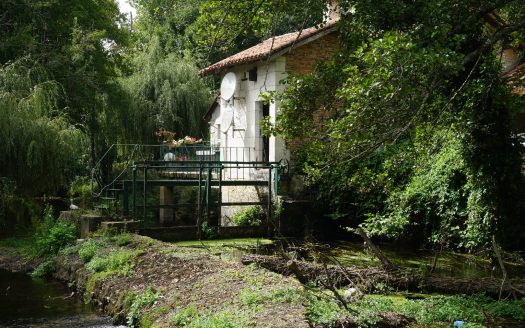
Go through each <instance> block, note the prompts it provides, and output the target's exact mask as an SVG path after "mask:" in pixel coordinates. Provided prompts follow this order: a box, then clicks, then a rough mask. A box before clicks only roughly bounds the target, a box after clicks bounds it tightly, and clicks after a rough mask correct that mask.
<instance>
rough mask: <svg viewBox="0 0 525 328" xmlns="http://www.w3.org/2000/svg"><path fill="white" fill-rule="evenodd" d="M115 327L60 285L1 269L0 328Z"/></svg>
mask: <svg viewBox="0 0 525 328" xmlns="http://www.w3.org/2000/svg"><path fill="white" fill-rule="evenodd" d="M4 327H19V328H22V327H35V328H37V327H38V328H44V327H45V328H47V327H65V328H69V327H71V328H73V327H81V328H82V327H93V328H104V327H114V326H112V325H111V319H110V318H109V317H106V316H103V315H102V314H100V313H98V312H97V311H96V310H95V309H93V308H92V307H91V306H90V305H89V304H85V303H84V302H83V301H82V299H81V298H80V297H78V296H76V295H73V294H72V292H71V290H69V289H68V288H67V286H65V285H63V284H62V283H59V282H56V281H50V280H43V279H37V278H32V277H30V276H28V275H26V274H23V273H11V272H7V271H2V270H0V328H4Z"/></svg>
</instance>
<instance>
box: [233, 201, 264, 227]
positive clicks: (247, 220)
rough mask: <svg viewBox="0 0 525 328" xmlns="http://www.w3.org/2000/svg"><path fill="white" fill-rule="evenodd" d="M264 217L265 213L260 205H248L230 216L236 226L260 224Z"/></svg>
mask: <svg viewBox="0 0 525 328" xmlns="http://www.w3.org/2000/svg"><path fill="white" fill-rule="evenodd" d="M265 218H266V214H265V213H264V211H263V209H262V208H261V207H260V206H248V207H247V208H245V209H243V210H242V211H240V212H237V213H235V214H234V215H233V217H232V222H233V224H235V225H236V226H260V225H261V224H262V223H263V222H264V220H265Z"/></svg>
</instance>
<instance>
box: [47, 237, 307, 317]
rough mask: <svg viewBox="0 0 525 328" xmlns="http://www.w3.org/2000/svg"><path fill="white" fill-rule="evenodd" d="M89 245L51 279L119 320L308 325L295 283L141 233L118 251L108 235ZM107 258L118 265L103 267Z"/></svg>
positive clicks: (59, 262)
mask: <svg viewBox="0 0 525 328" xmlns="http://www.w3.org/2000/svg"><path fill="white" fill-rule="evenodd" d="M90 243H92V244H93V245H96V246H95V247H93V248H96V249H95V251H94V255H93V256H92V257H91V258H90V259H87V258H86V256H83V257H84V258H81V256H80V255H79V254H85V253H86V252H85V250H86V249H88V247H87V244H85V243H81V244H79V245H76V246H74V247H71V248H70V249H68V250H65V251H63V252H61V254H60V255H59V256H57V257H56V258H55V261H54V262H55V272H54V274H53V276H54V277H55V278H57V279H59V280H62V281H65V282H67V283H68V284H70V285H73V286H75V287H76V288H77V290H78V291H79V292H80V293H82V294H84V296H85V298H86V300H87V301H91V302H93V303H95V304H97V305H98V306H99V307H100V308H101V309H103V310H104V312H105V313H107V314H109V315H111V316H112V317H113V319H114V322H115V323H118V324H122V323H124V324H131V325H136V326H139V325H140V326H141V327H168V326H169V327H176V326H188V323H190V322H192V323H198V322H200V324H201V325H206V324H211V325H212V326H213V324H214V323H215V322H220V321H221V320H222V321H227V322H231V327H244V326H252V327H308V323H307V320H306V315H305V309H304V307H303V306H302V305H301V304H300V302H298V301H297V300H295V299H294V296H293V295H296V294H297V292H298V290H300V289H302V287H301V285H300V284H299V283H298V282H297V281H296V280H295V279H292V278H287V277H282V276H280V275H277V274H275V273H271V272H269V271H267V270H265V269H259V268H255V267H254V266H248V267H247V266H244V265H242V264H241V263H239V262H238V261H228V260H224V259H221V258H220V254H209V253H208V252H207V251H206V250H202V251H199V250H196V249H191V250H188V249H187V248H184V247H177V246H173V245H171V244H168V243H163V242H159V241H156V240H153V239H150V238H147V237H142V236H135V235H132V237H131V239H130V241H129V243H127V244H126V245H121V246H119V245H118V243H119V242H118V241H111V240H108V239H107V238H106V239H104V240H98V241H97V240H95V241H91V242H90ZM90 247H91V246H90ZM119 254H120V255H119ZM122 254H123V255H122ZM120 258H125V259H126V260H124V261H121V263H119V262H118V261H120V260H119V259H120ZM104 259H115V261H117V262H116V263H117V265H116V266H112V265H111V264H108V265H107V266H106V267H104V266H103V265H100V264H99V262H100V263H103V262H104ZM111 261H113V260H111ZM101 267H103V268H102V269H101ZM108 268H109V269H108ZM123 268H124V269H123ZM197 326H198V325H197Z"/></svg>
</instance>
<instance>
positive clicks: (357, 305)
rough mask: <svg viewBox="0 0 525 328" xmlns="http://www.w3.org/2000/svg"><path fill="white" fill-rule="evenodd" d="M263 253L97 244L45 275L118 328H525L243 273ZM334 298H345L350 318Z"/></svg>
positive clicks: (387, 292)
mask: <svg viewBox="0 0 525 328" xmlns="http://www.w3.org/2000/svg"><path fill="white" fill-rule="evenodd" d="M270 242H271V241H267V240H264V241H263V243H270ZM260 244H261V241H260V240H226V241H205V242H198V241H195V242H181V243H176V244H170V243H165V242H160V241H157V240H153V239H151V238H148V237H143V236H138V235H132V234H122V235H117V236H113V237H104V236H99V237H96V238H93V239H89V240H83V241H77V242H76V243H75V245H73V246H68V247H65V248H63V249H62V250H61V251H60V252H59V253H58V255H56V256H54V257H53V260H52V262H51V264H46V265H41V266H39V268H41V267H47V269H49V272H50V273H51V274H52V275H53V277H55V278H56V279H59V280H62V281H64V282H66V283H67V284H69V285H70V286H73V287H74V288H76V290H77V291H78V292H79V294H80V295H82V296H83V298H84V300H85V301H86V302H92V303H93V304H96V305H97V306H98V307H99V308H101V309H102V310H103V311H104V312H105V313H107V314H109V315H111V316H112V317H113V320H114V322H115V323H119V324H126V325H128V326H132V327H137V326H140V327H218V328H222V327H224V328H230V327H234V328H235V327H239V328H241V327H410V328H416V327H417V328H419V327H450V325H451V323H452V322H453V321H454V320H459V319H461V320H465V321H466V322H467V323H468V325H467V327H476V328H477V327H485V326H486V325H487V324H489V323H490V324H493V325H494V327H498V326H501V327H522V326H523V325H522V324H523V322H525V302H524V301H523V300H512V301H499V302H498V301H495V300H492V299H490V298H488V297H485V296H482V295H473V296H465V295H457V296H447V295H439V294H433V295H430V294H413V293H412V294H411V293H405V292H404V291H403V290H397V289H392V288H391V286H390V285H389V284H388V281H383V282H382V281H378V282H376V283H374V285H373V286H372V290H371V291H370V292H371V293H373V294H363V293H362V292H360V291H358V292H357V293H356V294H354V295H350V297H348V295H346V294H347V289H346V288H348V287H341V288H336V289H334V290H330V286H329V285H323V283H324V284H326V283H327V282H328V280H325V281H323V280H322V278H320V277H321V276H322V275H319V278H318V279H315V280H318V281H317V283H315V282H312V283H308V284H306V286H303V285H301V284H300V283H299V282H298V281H297V280H296V279H294V278H291V277H285V276H282V275H280V274H277V273H272V272H270V271H267V270H265V269H260V268H257V267H256V266H255V265H248V266H245V265H242V264H241V263H240V259H241V257H242V255H243V253H244V252H245V250H246V248H250V247H252V246H260ZM239 248H241V249H239ZM5 249H6V248H2V249H0V254H3V256H0V267H2V265H6V263H5V262H6V260H8V262H10V264H8V265H11V266H12V267H13V268H25V267H26V266H25V265H27V267H29V265H30V264H27V263H26V264H24V263H23V261H24V259H27V257H24V256H22V253H23V252H19V251H16V250H13V249H10V251H9V252H8V253H6V252H4V250H5ZM6 254H7V255H6ZM10 256H11V259H10V260H9V257H10ZM33 261H35V260H33ZM13 263H14V264H13ZM43 263H44V264H45V263H46V262H43ZM33 266H34V263H33ZM365 278H366V277H365ZM357 287H358V288H361V287H359V286H357ZM334 291H336V292H337V293H338V294H339V295H340V296H344V297H345V299H346V301H347V304H346V305H347V308H346V309H345V307H344V306H343V305H342V303H341V301H340V300H338V299H337V297H336V295H335V293H334ZM363 291H364V289H363ZM502 318H512V320H511V321H509V320H507V319H502ZM502 320H503V321H502ZM501 322H504V324H501Z"/></svg>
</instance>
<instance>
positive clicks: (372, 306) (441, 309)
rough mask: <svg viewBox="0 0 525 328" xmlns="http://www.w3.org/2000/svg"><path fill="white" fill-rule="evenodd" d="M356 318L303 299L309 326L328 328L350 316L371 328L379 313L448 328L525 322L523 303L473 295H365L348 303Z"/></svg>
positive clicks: (328, 303)
mask: <svg viewBox="0 0 525 328" xmlns="http://www.w3.org/2000/svg"><path fill="white" fill-rule="evenodd" d="M350 308H351V310H352V311H356V312H355V313H357V316H355V315H354V314H352V313H349V312H346V311H345V310H344V309H342V308H341V307H340V306H338V305H337V304H336V303H335V302H333V301H329V300H323V299H319V298H315V297H310V298H309V299H308V300H307V312H308V317H309V319H310V320H311V322H312V323H313V324H318V325H324V326H328V327H330V326H331V325H332V324H333V323H334V322H335V321H336V320H337V319H340V318H344V317H348V316H351V317H354V318H355V319H356V320H357V322H358V325H359V327H374V325H375V324H376V323H377V322H378V321H379V320H380V316H379V315H380V314H381V313H386V312H394V313H399V314H402V315H405V316H407V317H410V318H414V319H415V320H416V322H417V324H418V325H428V324H433V327H450V326H451V324H452V322H454V321H455V320H463V321H465V322H466V323H467V324H468V327H479V328H481V327H485V326H486V322H487V321H486V320H487V316H488V317H490V318H511V319H513V320H516V321H519V322H522V321H524V320H525V317H524V315H525V303H524V302H523V301H499V302H498V301H494V300H492V299H490V298H488V297H485V296H481V295H475V296H468V297H467V296H427V297H425V298H423V299H416V300H412V299H407V298H405V297H402V296H382V295H366V296H365V297H364V298H363V299H362V300H360V301H357V302H356V303H353V304H350Z"/></svg>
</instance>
